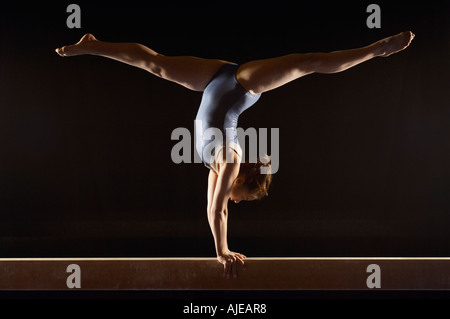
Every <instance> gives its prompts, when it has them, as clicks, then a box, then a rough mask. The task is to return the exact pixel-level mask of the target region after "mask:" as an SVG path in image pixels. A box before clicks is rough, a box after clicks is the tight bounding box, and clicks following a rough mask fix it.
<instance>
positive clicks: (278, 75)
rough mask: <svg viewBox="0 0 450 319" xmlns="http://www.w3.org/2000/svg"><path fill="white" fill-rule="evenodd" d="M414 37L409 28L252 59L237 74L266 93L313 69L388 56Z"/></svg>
mask: <svg viewBox="0 0 450 319" xmlns="http://www.w3.org/2000/svg"><path fill="white" fill-rule="evenodd" d="M413 38H414V34H413V33H412V32H410V31H407V32H402V33H400V34H397V35H395V36H391V37H388V38H385V39H382V40H380V41H378V42H375V43H373V44H371V45H368V46H366V47H362V48H358V49H352V50H344V51H335V52H330V53H307V54H289V55H285V56H282V57H278V58H273V59H266V60H257V61H251V62H248V63H245V64H243V65H241V67H240V68H239V70H238V72H237V75H236V77H237V79H238V81H239V82H240V83H241V85H242V86H243V87H244V88H246V89H247V90H248V91H250V92H251V93H263V92H267V91H270V90H273V89H276V88H278V87H280V86H282V85H284V84H286V83H289V82H291V81H293V80H295V79H298V78H300V77H302V76H305V75H308V74H311V73H337V72H342V71H344V70H347V69H349V68H351V67H353V66H355V65H358V64H360V63H363V62H365V61H368V60H370V59H372V58H374V57H377V56H381V57H387V56H389V55H391V54H394V53H396V52H399V51H401V50H404V49H406V48H407V47H408V46H409V44H410V43H411V41H412V40H413Z"/></svg>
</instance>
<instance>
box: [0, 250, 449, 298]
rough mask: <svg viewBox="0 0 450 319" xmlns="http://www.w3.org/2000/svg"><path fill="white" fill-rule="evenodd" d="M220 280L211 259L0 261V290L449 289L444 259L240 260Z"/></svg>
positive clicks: (220, 269) (218, 268)
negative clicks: (235, 270)
mask: <svg viewBox="0 0 450 319" xmlns="http://www.w3.org/2000/svg"><path fill="white" fill-rule="evenodd" d="M70 265H75V266H70ZM371 265H372V266H371ZM373 265H375V266H373ZM222 273H223V267H222V265H220V264H219V263H218V262H217V260H216V259H215V258H6V259H5V258H3V259H0V290H67V289H73V290H236V289H237V290H349V289H351V290H358V289H387V290H396V289H399V290H405V289H406V290H448V289H450V258H247V259H246V270H245V271H243V270H242V269H241V268H240V267H239V269H238V277H237V278H230V279H226V278H223V276H222ZM374 285H375V286H374Z"/></svg>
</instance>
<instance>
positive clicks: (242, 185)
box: [56, 31, 415, 278]
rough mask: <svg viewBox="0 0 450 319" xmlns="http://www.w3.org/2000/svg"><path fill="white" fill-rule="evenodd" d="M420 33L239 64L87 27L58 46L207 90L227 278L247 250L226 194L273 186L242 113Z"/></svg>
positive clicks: (205, 137) (201, 133)
mask: <svg viewBox="0 0 450 319" xmlns="http://www.w3.org/2000/svg"><path fill="white" fill-rule="evenodd" d="M414 36H415V35H414V34H413V33H412V32H411V31H406V32H402V33H399V34H397V35H394V36H391V37H387V38H384V39H382V40H379V41H377V42H374V43H372V44H370V45H368V46H365V47H360V48H357V49H350V50H342V51H334V52H330V53H304V54H288V55H284V56H281V57H276V58H270V59H263V60H255V61H250V62H247V63H244V64H241V65H238V64H235V63H231V62H228V61H223V60H216V59H203V58H198V57H192V56H165V55H162V54H160V53H158V52H155V51H154V50H152V49H150V48H148V47H146V46H144V45H142V44H138V43H113V42H104V41H99V40H97V39H96V38H95V37H94V36H93V35H92V34H89V33H88V34H86V35H84V36H83V37H82V38H81V40H80V41H79V42H78V43H76V44H73V45H67V46H63V47H61V48H58V49H56V52H57V53H58V54H59V55H60V56H62V57H69V56H77V55H84V54H90V55H97V56H102V57H106V58H109V59H113V60H116V61H119V62H122V63H126V64H129V65H131V66H134V67H138V68H140V69H143V70H145V71H148V72H150V73H151V74H153V75H156V76H158V77H160V78H163V79H165V80H169V81H172V82H175V83H177V84H180V85H182V86H184V87H186V88H188V89H190V90H194V91H198V92H203V93H202V100H201V103H200V107H199V109H198V112H197V116H196V121H195V123H196V136H195V145H196V150H197V152H198V154H199V156H200V157H201V159H202V162H203V163H204V165H205V166H206V167H208V168H209V175H208V191H207V198H208V203H207V216H208V222H209V225H210V227H211V232H212V234H213V237H214V243H215V248H216V253H217V260H218V261H219V262H220V263H221V264H222V265H223V266H224V273H223V274H224V276H225V277H226V278H229V277H230V276H233V277H236V276H237V266H238V265H242V266H244V259H245V258H246V257H245V256H244V255H243V254H240V253H237V252H233V251H231V250H229V248H228V243H227V220H228V207H227V204H228V201H229V200H232V201H234V202H235V203H239V202H240V201H243V200H245V201H253V200H257V199H261V198H263V197H264V196H266V195H267V194H268V189H269V185H270V184H271V181H272V175H271V174H270V159H269V158H268V157H264V158H258V159H257V160H256V163H255V161H253V162H250V161H247V160H243V159H242V150H241V148H240V146H239V143H238V139H237V134H236V128H237V121H238V117H239V115H240V114H242V112H244V111H245V110H246V109H248V108H249V107H251V106H252V105H253V104H255V103H256V101H257V100H258V99H259V98H260V96H261V94H262V93H264V92H268V91H270V90H273V89H276V88H278V87H281V86H283V85H284V84H286V83H289V82H291V81H294V80H296V79H298V78H300V77H302V76H305V75H308V74H312V73H324V74H330V73H337V72H341V71H345V70H347V69H349V68H351V67H353V66H356V65H358V64H360V63H362V62H365V61H368V60H370V59H372V58H375V57H388V56H390V55H391V54H394V53H397V52H399V51H402V50H404V49H406V48H407V47H408V46H409V44H410V43H411V41H412V40H413V39H414ZM197 125H198V127H197ZM209 128H216V129H219V130H220V131H221V132H222V133H223V137H224V138H223V140H222V141H217V139H215V138H214V136H211V134H206V132H208V131H207V130H208V129H209ZM214 141H215V142H214ZM211 146H212V147H211ZM263 171H264V173H262V172H263Z"/></svg>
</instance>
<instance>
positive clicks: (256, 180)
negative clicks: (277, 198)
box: [239, 155, 272, 199]
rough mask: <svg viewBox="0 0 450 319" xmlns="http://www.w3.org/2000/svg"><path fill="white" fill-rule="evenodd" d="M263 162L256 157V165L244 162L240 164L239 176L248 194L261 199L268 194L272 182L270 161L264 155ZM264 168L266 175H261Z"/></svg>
mask: <svg viewBox="0 0 450 319" xmlns="http://www.w3.org/2000/svg"><path fill="white" fill-rule="evenodd" d="M263 158H264V162H262V161H261V159H260V158H259V157H258V158H257V160H256V163H250V162H248V161H245V162H243V163H241V167H240V172H239V175H240V176H242V177H243V178H244V179H245V181H244V185H245V186H246V187H247V188H248V191H249V194H250V195H253V196H256V198H257V199H261V198H263V197H264V196H267V195H268V194H269V193H268V191H269V186H270V184H271V182H272V173H271V161H270V158H269V157H268V156H267V155H266V156H264V157H263ZM262 167H265V168H266V172H267V173H266V174H263V173H261V168H262Z"/></svg>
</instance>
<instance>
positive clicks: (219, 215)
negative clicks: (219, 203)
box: [208, 208, 228, 222]
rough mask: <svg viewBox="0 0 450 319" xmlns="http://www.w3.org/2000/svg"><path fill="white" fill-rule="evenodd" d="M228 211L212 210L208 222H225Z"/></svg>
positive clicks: (221, 209)
mask: <svg viewBox="0 0 450 319" xmlns="http://www.w3.org/2000/svg"><path fill="white" fill-rule="evenodd" d="M227 216H228V210H227V209H226V208H225V209H223V208H212V209H210V210H209V212H208V220H209V221H210V222H217V221H224V220H226V219H227Z"/></svg>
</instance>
